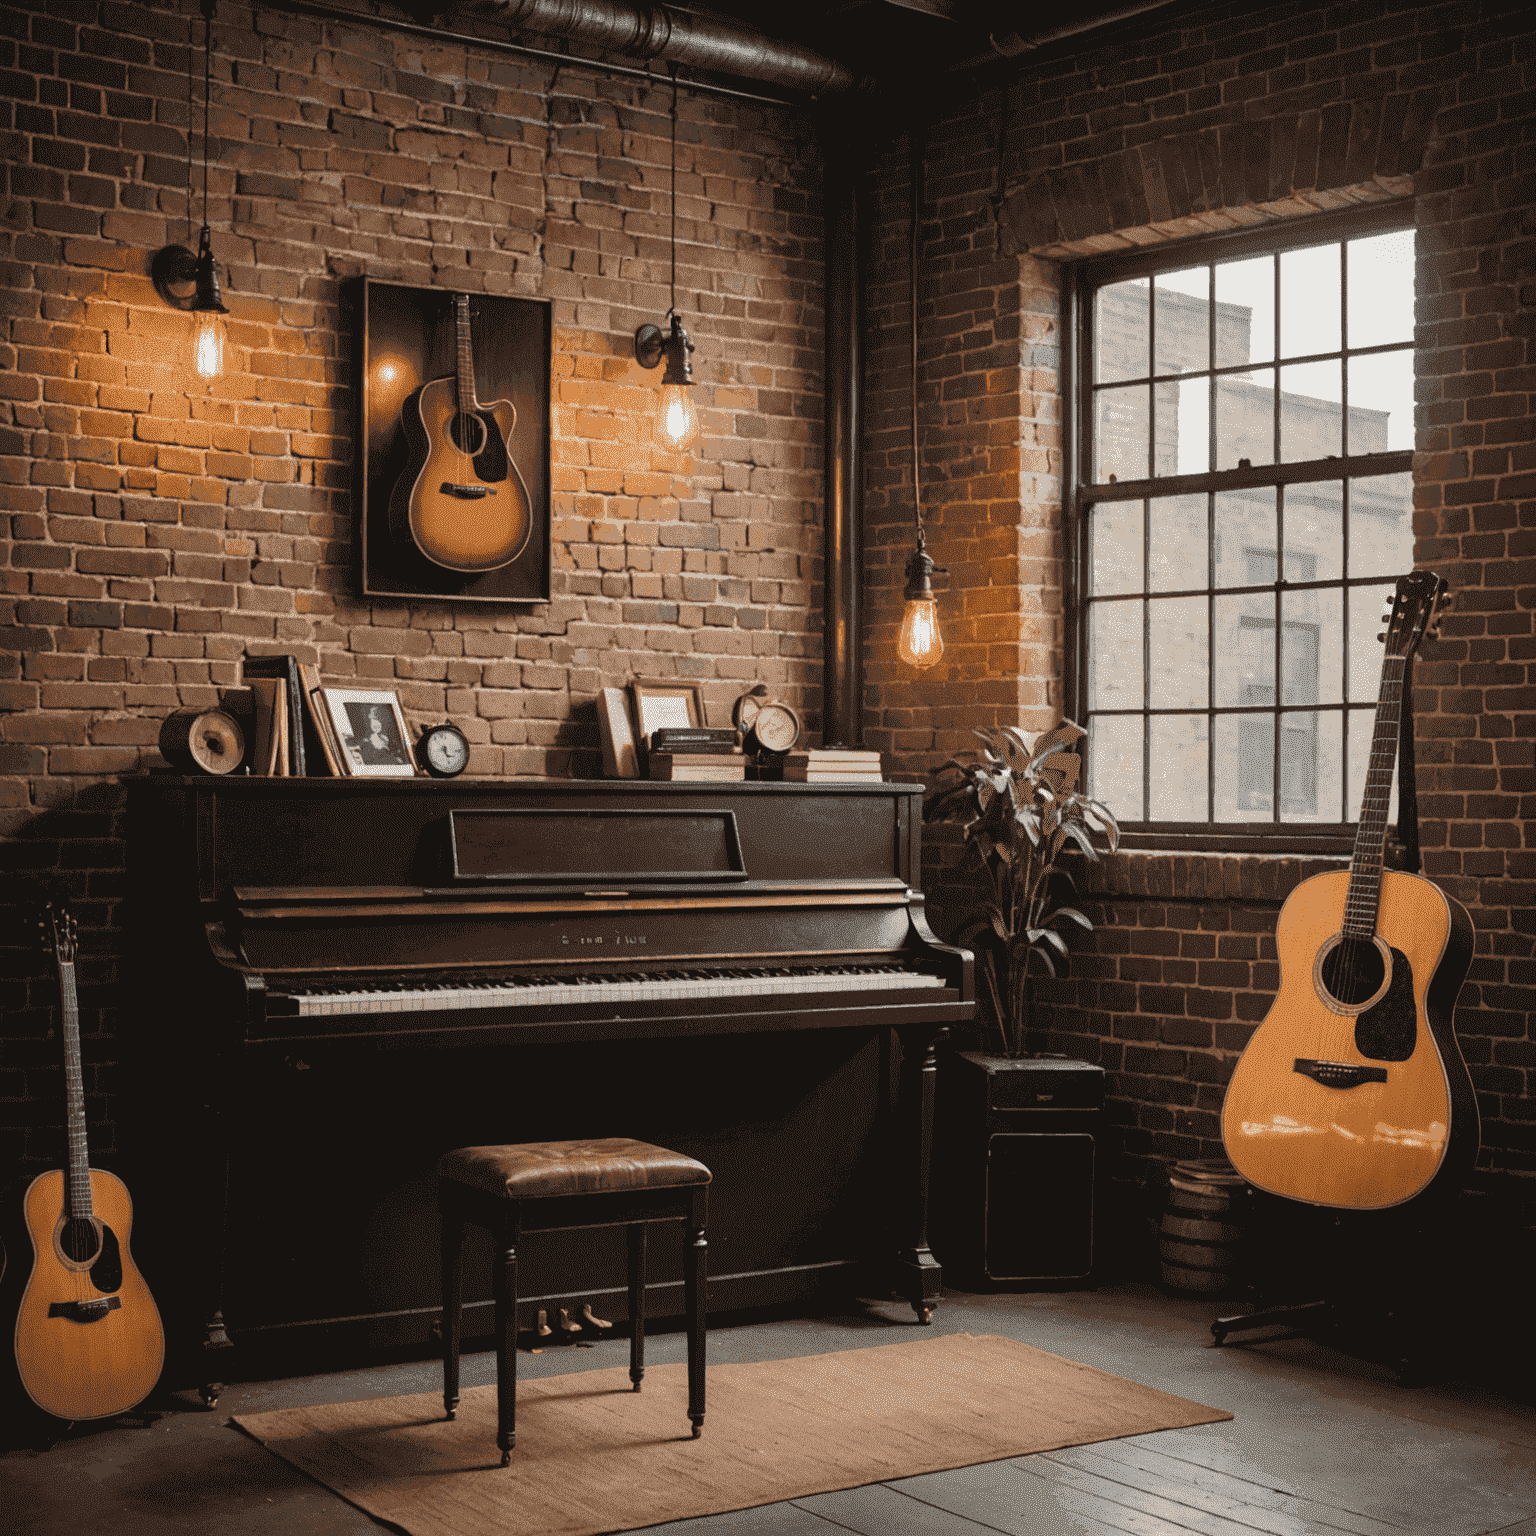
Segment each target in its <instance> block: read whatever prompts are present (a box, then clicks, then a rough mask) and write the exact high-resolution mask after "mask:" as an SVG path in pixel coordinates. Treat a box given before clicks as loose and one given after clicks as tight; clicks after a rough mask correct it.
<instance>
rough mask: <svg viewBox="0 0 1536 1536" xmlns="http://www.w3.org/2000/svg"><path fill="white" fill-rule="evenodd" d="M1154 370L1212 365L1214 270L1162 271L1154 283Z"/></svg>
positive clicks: (1191, 370) (1189, 369) (1184, 370)
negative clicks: (1155, 357)
mask: <svg viewBox="0 0 1536 1536" xmlns="http://www.w3.org/2000/svg"><path fill="white" fill-rule="evenodd" d="M1153 292H1154V295H1155V297H1154V299H1153V306H1154V310H1153V312H1154V315H1155V318H1156V326H1155V330H1156V335H1155V336H1154V338H1153V343H1152V345H1153V347H1154V349H1155V350H1156V352H1157V361H1156V366H1155V367H1154V368H1153V370H1152V371H1153V372H1154V373H1198V372H1200V371H1202V370H1203V369H1206V368H1209V367H1210V366H1211V340H1210V337H1211V311H1210V297H1211V272H1210V268H1209V267H1191V268H1190V269H1189V270H1188V271H1186V272H1160V273H1158V275H1157V278H1156V279H1155V282H1154V288H1153Z"/></svg>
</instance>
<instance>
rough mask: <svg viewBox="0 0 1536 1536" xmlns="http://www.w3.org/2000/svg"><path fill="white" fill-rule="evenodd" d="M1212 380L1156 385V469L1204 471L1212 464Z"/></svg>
mask: <svg viewBox="0 0 1536 1536" xmlns="http://www.w3.org/2000/svg"><path fill="white" fill-rule="evenodd" d="M1210 412H1211V381H1210V380H1209V379H1208V378H1204V377H1202V378H1197V379H1180V380H1179V381H1178V383H1176V384H1159V385H1158V386H1157V471H1156V472H1157V473H1158V474H1160V475H1203V474H1204V473H1205V472H1206V470H1208V469H1209V468H1210V467H1211V415H1210Z"/></svg>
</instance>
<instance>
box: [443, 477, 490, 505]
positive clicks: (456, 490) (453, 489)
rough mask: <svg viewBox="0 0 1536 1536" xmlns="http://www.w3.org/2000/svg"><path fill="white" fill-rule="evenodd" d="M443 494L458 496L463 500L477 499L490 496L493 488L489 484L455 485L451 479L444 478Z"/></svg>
mask: <svg viewBox="0 0 1536 1536" xmlns="http://www.w3.org/2000/svg"><path fill="white" fill-rule="evenodd" d="M442 494H443V495H444V496H457V497H458V498H459V499H460V500H461V501H477V500H479V498H480V497H482V496H489V495H490V494H491V488H490V486H488V485H455V484H453V482H452V481H451V480H444V481H443V490H442Z"/></svg>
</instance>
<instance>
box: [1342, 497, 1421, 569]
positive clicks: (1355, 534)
mask: <svg viewBox="0 0 1536 1536" xmlns="http://www.w3.org/2000/svg"><path fill="white" fill-rule="evenodd" d="M1412 569H1413V476H1412V475H1411V474H1401V475H1367V476H1364V477H1362V478H1361V479H1359V480H1351V481H1350V482H1349V574H1350V575H1351V576H1391V577H1393V578H1396V577H1398V576H1401V575H1402V574H1403V573H1404V572H1405V571H1411V570H1412Z"/></svg>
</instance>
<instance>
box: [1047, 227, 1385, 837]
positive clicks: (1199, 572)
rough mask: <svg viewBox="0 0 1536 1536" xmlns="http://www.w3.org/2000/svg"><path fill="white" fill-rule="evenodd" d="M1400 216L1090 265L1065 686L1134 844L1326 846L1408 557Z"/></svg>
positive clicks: (1347, 793)
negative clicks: (1387, 606) (1390, 602)
mask: <svg viewBox="0 0 1536 1536" xmlns="http://www.w3.org/2000/svg"><path fill="white" fill-rule="evenodd" d="M1409 219H1411V213H1409V214H1405V213H1404V212H1403V206H1402V205H1401V204H1397V205H1395V206H1394V207H1393V208H1392V209H1391V210H1390V214H1386V213H1383V212H1382V211H1381V210H1371V211H1369V212H1368V213H1366V214H1364V216H1363V217H1362V216H1361V215H1360V214H1358V213H1357V214H1351V215H1349V216H1343V215H1340V216H1333V215H1328V216H1322V217H1317V218H1313V219H1308V220H1306V221H1304V222H1302V223H1300V224H1298V225H1296V226H1291V227H1290V228H1289V229H1287V230H1286V231H1285V233H1284V234H1283V235H1279V236H1277V233H1276V229H1275V227H1271V228H1270V229H1267V230H1265V231H1264V232H1263V233H1262V235H1261V234H1259V233H1257V232H1254V233H1247V234H1243V235H1240V236H1221V237H1216V238H1213V239H1212V240H1209V241H1205V242H1181V243H1180V244H1179V245H1177V246H1172V245H1170V246H1163V247H1158V248H1155V249H1152V250H1145V251H1141V252H1137V253H1133V254H1129V255H1120V256H1115V257H1110V258H1099V259H1096V260H1093V261H1089V262H1084V263H1082V264H1081V265H1080V266H1079V267H1078V268H1077V270H1076V280H1075V286H1074V292H1073V302H1074V307H1075V312H1076V333H1077V346H1076V348H1075V353H1074V372H1075V379H1076V391H1075V393H1076V400H1077V420H1076V430H1075V433H1074V447H1075V452H1074V455H1073V457H1074V460H1075V464H1074V468H1075V474H1074V476H1073V481H1074V491H1073V500H1072V508H1071V511H1072V527H1073V547H1074V555H1075V558H1074V563H1073V569H1074V580H1073V581H1072V583H1071V589H1072V592H1071V595H1072V619H1073V630H1074V634H1075V644H1074V646H1073V648H1072V657H1071V671H1072V673H1073V674H1074V675H1073V676H1072V677H1071V678H1070V679H1069V686H1070V688H1071V690H1072V692H1073V694H1074V697H1075V703H1076V709H1077V718H1078V719H1079V720H1080V721H1081V722H1082V723H1083V724H1084V725H1085V726H1086V727H1087V729H1088V739H1087V743H1086V751H1087V783H1088V788H1089V792H1090V793H1091V794H1093V795H1094V796H1095V797H1096V798H1098V799H1101V800H1103V801H1104V802H1105V803H1106V804H1108V805H1109V806H1110V807H1111V809H1113V810H1114V811H1115V813H1116V815H1117V816H1118V817H1119V818H1120V820H1121V822H1122V824H1123V825H1125V826H1126V827H1127V828H1128V829H1129V831H1130V833H1131V840H1132V841H1142V842H1156V841H1158V840H1160V839H1164V840H1166V839H1169V838H1176V839H1179V840H1181V841H1183V842H1185V843H1186V844H1187V845H1190V846H1202V845H1208V846H1226V845H1229V844H1231V845H1240V844H1241V843H1242V842H1243V841H1245V840H1246V839H1250V838H1254V837H1258V836H1262V837H1265V838H1266V839H1268V840H1270V841H1273V839H1274V838H1275V837H1276V836H1280V837H1284V838H1286V839H1287V840H1288V842H1289V843H1290V844H1291V845H1294V846H1297V847H1305V846H1309V845H1313V844H1316V845H1318V846H1323V845H1327V844H1328V843H1330V841H1333V840H1337V839H1338V838H1339V837H1341V836H1342V835H1344V828H1345V826H1346V824H1347V823H1350V822H1352V821H1353V820H1354V819H1355V817H1356V815H1357V814H1358V808H1359V801H1360V795H1361V793H1362V790H1363V786H1364V780H1365V769H1366V763H1367V759H1368V757H1369V751H1370V739H1371V725H1372V719H1373V716H1374V712H1375V704H1376V692H1377V688H1378V684H1379V681H1380V672H1381V646H1380V643H1379V642H1378V641H1377V638H1376V636H1377V634H1378V632H1379V631H1380V629H1381V613H1382V609H1383V606H1384V599H1385V598H1387V597H1388V596H1389V595H1390V594H1391V592H1392V587H1393V582H1394V580H1395V578H1396V577H1397V576H1399V575H1401V574H1402V573H1403V572H1404V571H1406V570H1409V569H1410V568H1411V567H1412V565H1413V481H1412V474H1411V465H1412V456H1413V455H1412V450H1413V263H1414V238H1413V230H1412V228H1411V227H1406V225H1407V220H1409Z"/></svg>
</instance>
